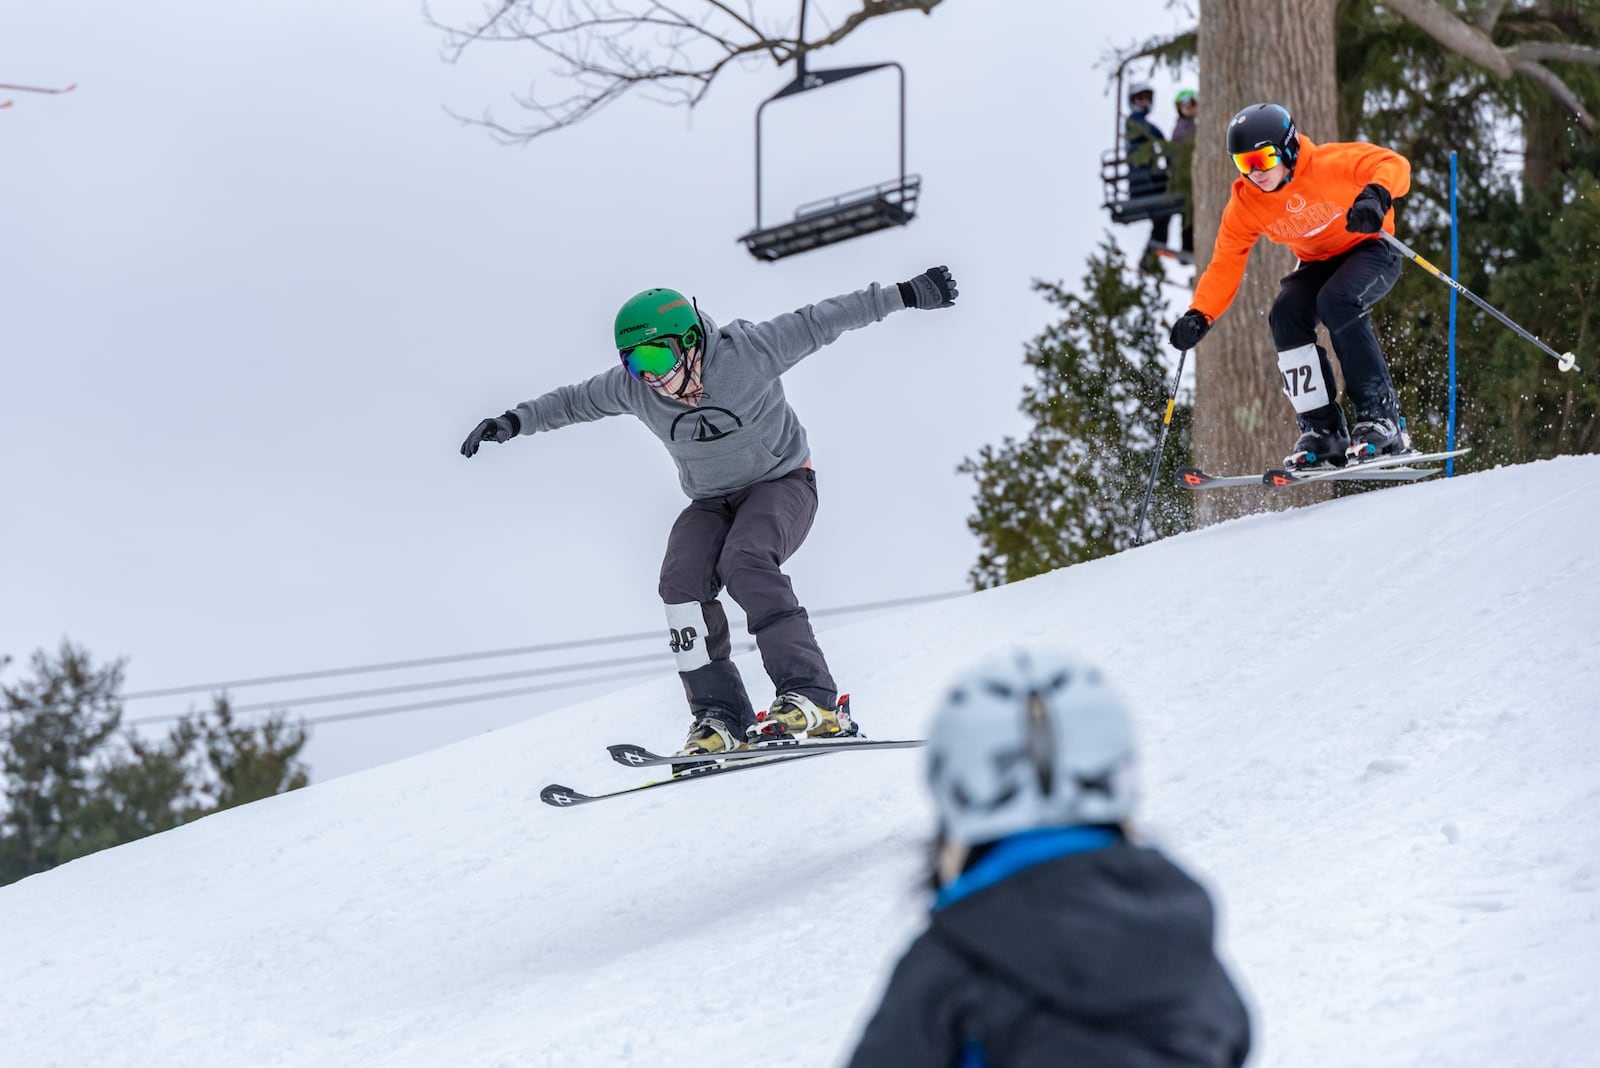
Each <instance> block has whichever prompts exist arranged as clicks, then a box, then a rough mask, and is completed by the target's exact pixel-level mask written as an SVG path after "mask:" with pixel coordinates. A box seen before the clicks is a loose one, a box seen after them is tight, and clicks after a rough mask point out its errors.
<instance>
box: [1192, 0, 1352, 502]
mask: <svg viewBox="0 0 1600 1068" xmlns="http://www.w3.org/2000/svg"><path fill="white" fill-rule="evenodd" d="M1336 8H1337V0H1201V3H1200V35H1199V53H1200V89H1199V95H1200V102H1201V103H1200V116H1199V128H1198V130H1197V131H1196V144H1195V164H1194V192H1195V208H1196V214H1195V251H1196V253H1197V259H1198V264H1197V265H1198V267H1199V269H1201V270H1204V269H1205V267H1206V265H1207V264H1208V263H1209V262H1210V260H1211V248H1212V245H1213V244H1214V243H1215V241H1216V237H1217V224H1218V221H1219V220H1220V219H1221V218H1222V209H1223V206H1224V205H1226V204H1227V202H1228V195H1229V191H1230V190H1231V189H1232V186H1233V180H1234V178H1236V177H1237V176H1238V171H1236V170H1235V169H1234V167H1233V163H1232V161H1231V160H1229V159H1228V155H1227V147H1226V138H1227V127H1228V120H1230V119H1231V118H1233V116H1234V115H1235V114H1236V113H1237V112H1238V111H1240V110H1241V109H1243V108H1245V107H1248V106H1249V105H1251V104H1259V103H1264V102H1266V103H1274V104H1282V105H1283V106H1284V107H1286V108H1288V109H1289V113H1290V114H1291V115H1293V116H1294V120H1295V125H1296V126H1297V127H1298V128H1299V129H1301V130H1303V131H1305V133H1306V134H1307V136H1309V137H1310V138H1311V139H1312V140H1313V141H1317V142H1323V141H1336V140H1338V139H1339V136H1338V130H1337V128H1336V124H1337V122H1338V95H1337V92H1336V86H1337V80H1336V78H1335V72H1334V43H1333V26H1334V15H1335V10H1336ZM1294 265H1295V260H1294V255H1293V254H1292V253H1291V252H1289V250H1288V249H1286V248H1284V247H1283V246H1281V245H1274V244H1272V243H1271V242H1269V241H1267V240H1266V239H1265V238H1263V239H1262V240H1261V241H1259V242H1257V244H1256V247H1255V250H1254V251H1253V252H1252V253H1251V254H1250V265H1249V267H1248V269H1247V270H1246V271H1245V277H1244V282H1243V284H1242V285H1241V286H1240V287H1239V295H1238V296H1237V297H1235V298H1234V301H1233V304H1232V306H1231V307H1230V308H1229V309H1228V311H1227V313H1226V314H1225V315H1223V316H1222V317H1221V318H1220V319H1218V320H1217V322H1216V325H1215V326H1214V327H1213V328H1212V330H1211V332H1210V334H1208V335H1207V337H1206V340H1205V341H1204V342H1202V343H1201V345H1200V347H1199V348H1198V349H1197V350H1196V352H1195V415H1194V454H1195V460H1196V462H1197V464H1198V465H1199V466H1200V467H1202V468H1204V469H1205V470H1207V471H1217V472H1221V473H1224V474H1237V473H1239V472H1241V471H1259V470H1262V469H1264V468H1267V467H1272V466H1276V465H1278V464H1279V463H1281V462H1282V460H1283V457H1284V456H1286V455H1287V454H1288V453H1289V450H1290V447H1291V446H1292V445H1293V444H1294V439H1295V437H1296V436H1297V435H1296V430H1295V423H1294V408H1293V407H1292V406H1291V405H1290V403H1289V401H1288V399H1287V398H1286V397H1285V396H1284V395H1283V391H1282V388H1281V385H1280V379H1279V376H1278V360H1277V351H1276V349H1275V348H1274V346H1273V344H1272V333H1271V331H1270V330H1268V328H1267V310H1268V309H1269V308H1270V307H1271V306H1272V300H1273V298H1274V297H1275V296H1277V293H1278V280H1279V279H1280V278H1282V277H1283V276H1284V275H1286V274H1288V273H1289V272H1290V271H1292V270H1293V269H1294ZM1318 333H1319V335H1321V334H1322V333H1323V332H1322V331H1320V330H1319V332H1318ZM1321 343H1322V344H1324V345H1326V344H1327V340H1326V337H1325V336H1324V337H1323V338H1322V342H1321ZM1336 362H1337V361H1336ZM1331 493H1332V489H1331V487H1328V486H1305V487H1301V488H1298V489H1295V490H1293V491H1291V492H1284V491H1271V492H1270V493H1269V492H1268V491H1266V490H1254V489H1234V490H1215V491H1211V492H1207V493H1203V494H1201V495H1200V500H1199V502H1198V504H1199V508H1198V509H1197V512H1196V518H1197V521H1198V522H1199V524H1200V525H1206V524H1209V523H1215V522H1218V521H1220V520H1223V519H1232V518H1234V517H1235V516H1239V515H1244V514H1247V513H1249V512H1257V511H1261V510H1263V509H1264V508H1282V507H1286V506H1287V505H1288V504H1290V503H1295V504H1303V503H1306V502H1308V501H1312V500H1318V499H1322V498H1325V497H1327V496H1329V495H1330V494H1331Z"/></svg>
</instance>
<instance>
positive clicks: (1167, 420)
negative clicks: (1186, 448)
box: [1133, 349, 1189, 545]
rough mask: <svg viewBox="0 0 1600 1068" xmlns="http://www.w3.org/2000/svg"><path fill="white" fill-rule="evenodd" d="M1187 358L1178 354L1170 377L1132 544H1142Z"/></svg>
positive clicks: (1183, 352)
mask: <svg viewBox="0 0 1600 1068" xmlns="http://www.w3.org/2000/svg"><path fill="white" fill-rule="evenodd" d="M1188 356H1189V350H1188V349H1181V350H1179V352H1178V373H1177V374H1175V375H1173V376H1172V396H1171V397H1169V398H1167V414H1166V416H1165V417H1164V418H1163V419H1162V420H1161V436H1160V437H1159V438H1157V439H1156V458H1155V460H1154V461H1153V462H1152V463H1151V464H1150V483H1149V485H1147V486H1145V488H1144V500H1143V501H1141V502H1140V504H1139V518H1138V520H1137V521H1136V522H1135V523H1134V525H1133V543H1134V544H1135V545H1143V544H1144V513H1145V509H1147V508H1149V507H1150V494H1152V493H1153V492H1155V488H1156V472H1157V471H1158V470H1160V468H1161V452H1162V450H1163V449H1165V448H1166V445H1167V428H1168V427H1170V426H1171V425H1172V409H1173V407H1174V406H1175V405H1176V404H1177V403H1178V383H1180V382H1182V381H1183V361H1184V360H1186V359H1187V358H1188Z"/></svg>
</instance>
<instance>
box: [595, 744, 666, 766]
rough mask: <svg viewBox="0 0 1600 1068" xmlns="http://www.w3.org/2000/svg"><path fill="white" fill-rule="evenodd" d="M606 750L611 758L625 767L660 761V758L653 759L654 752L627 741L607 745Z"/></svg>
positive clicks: (647, 764)
mask: <svg viewBox="0 0 1600 1068" xmlns="http://www.w3.org/2000/svg"><path fill="white" fill-rule="evenodd" d="M606 752H608V753H610V754H611V759H612V760H615V761H616V762H617V763H618V764H621V765H622V766H623V767H625V768H643V767H648V766H649V765H651V764H658V763H660V760H658V759H655V757H654V754H652V753H651V752H650V751H649V750H648V749H645V748H644V747H643V746H638V745H631V744H628V743H623V744H620V745H608V746H606Z"/></svg>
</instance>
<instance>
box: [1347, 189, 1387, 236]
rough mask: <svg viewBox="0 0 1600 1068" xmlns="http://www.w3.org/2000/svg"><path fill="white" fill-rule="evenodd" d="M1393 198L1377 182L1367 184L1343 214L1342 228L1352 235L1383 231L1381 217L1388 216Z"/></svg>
mask: <svg viewBox="0 0 1600 1068" xmlns="http://www.w3.org/2000/svg"><path fill="white" fill-rule="evenodd" d="M1393 203H1394V197H1392V196H1390V195H1389V191H1388V190H1387V189H1385V188H1384V187H1383V186H1381V185H1379V184H1378V183H1377V182H1368V183H1367V184H1366V185H1364V186H1362V187H1361V192H1360V193H1358V194H1356V200H1355V203H1354V204H1351V205H1350V208H1349V210H1347V211H1346V212H1345V213H1344V228H1345V229H1346V230H1349V231H1350V232H1351V233H1352V234H1375V233H1377V232H1378V231H1379V230H1382V229H1383V217H1384V216H1385V215H1387V214H1389V205H1390V204H1393Z"/></svg>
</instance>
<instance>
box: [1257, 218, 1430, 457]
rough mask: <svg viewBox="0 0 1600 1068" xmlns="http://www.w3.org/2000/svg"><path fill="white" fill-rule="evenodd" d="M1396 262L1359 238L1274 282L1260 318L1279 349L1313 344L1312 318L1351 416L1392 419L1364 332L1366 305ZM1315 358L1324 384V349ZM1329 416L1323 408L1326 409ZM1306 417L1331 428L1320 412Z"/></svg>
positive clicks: (1389, 389)
mask: <svg viewBox="0 0 1600 1068" xmlns="http://www.w3.org/2000/svg"><path fill="white" fill-rule="evenodd" d="M1401 266H1402V261H1401V259H1400V254H1399V253H1398V252H1395V251H1394V250H1392V249H1391V248H1389V246H1388V245H1386V244H1384V243H1383V242H1382V241H1363V242H1361V244H1359V245H1357V246H1356V247H1355V248H1352V249H1350V250H1348V251H1346V252H1341V253H1339V255H1337V256H1334V257H1333V258H1331V259H1326V260H1312V261H1310V262H1307V263H1302V264H1301V265H1300V266H1299V267H1298V268H1296V269H1295V270H1294V271H1293V272H1292V273H1291V274H1289V275H1288V276H1287V277H1285V278H1284V279H1283V281H1282V283H1281V284H1280V285H1279V288H1278V297H1277V299H1276V300H1274V301H1273V302H1272V311H1271V312H1270V313H1269V314H1268V316H1267V321H1268V322H1269V323H1270V324H1271V326H1272V340H1273V343H1274V344H1275V345H1277V347H1278V351H1279V352H1284V351H1285V350H1289V349H1294V348H1297V347H1299V346H1302V345H1313V344H1315V343H1316V340H1317V333H1316V327H1317V323H1318V322H1321V323H1322V325H1324V326H1326V327H1327V328H1328V336H1329V338H1331V339H1332V341H1333V351H1334V354H1335V355H1337V356H1338V357H1339V366H1340V367H1341V368H1343V369H1344V387H1345V391H1346V392H1347V393H1349V394H1350V405H1351V407H1353V408H1354V409H1355V415H1356V419H1357V420H1361V419H1369V418H1375V417H1376V418H1384V419H1389V420H1394V419H1398V418H1399V416H1400V402H1399V399H1398V398H1397V397H1396V396H1395V392H1394V384H1393V383H1392V382H1391V381H1390V379H1389V365H1388V364H1387V363H1385V362H1384V359H1383V352H1382V351H1381V350H1380V349H1379V348H1378V337H1377V335H1376V334H1375V333H1373V330H1372V306H1373V305H1374V304H1376V303H1377V302H1378V301H1379V300H1380V299H1382V298H1383V297H1384V296H1385V295H1386V294H1387V293H1388V292H1389V290H1391V289H1393V288H1394V284H1395V282H1397V281H1399V279H1400V268H1401ZM1317 355H1318V356H1319V357H1320V361H1321V364H1322V375H1323V380H1324V381H1325V382H1327V383H1328V384H1329V386H1330V387H1331V386H1332V384H1333V381H1334V378H1333V368H1332V367H1331V366H1330V365H1329V363H1328V354H1327V353H1326V352H1323V351H1322V350H1321V348H1320V347H1319V348H1318V350H1317ZM1331 393H1332V390H1331V388H1330V390H1329V394H1330V395H1331ZM1332 413H1333V409H1332V407H1331V406H1330V407H1329V408H1328V409H1327V414H1328V415H1330V416H1331V415H1332ZM1306 414H1308V415H1310V416H1311V417H1312V418H1311V423H1312V425H1314V426H1319V427H1320V426H1325V425H1331V423H1330V420H1329V419H1327V418H1319V416H1321V415H1322V414H1323V413H1321V412H1310V413H1306Z"/></svg>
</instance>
